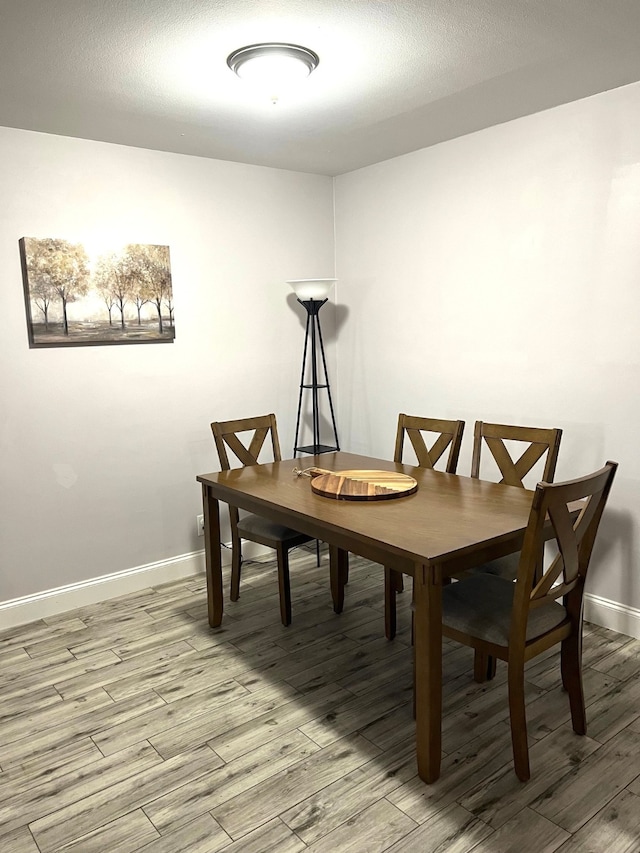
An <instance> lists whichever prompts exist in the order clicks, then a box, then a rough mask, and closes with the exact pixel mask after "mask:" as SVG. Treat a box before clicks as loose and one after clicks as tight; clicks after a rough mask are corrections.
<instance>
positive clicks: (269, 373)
mask: <svg viewBox="0 0 640 853" xmlns="http://www.w3.org/2000/svg"><path fill="white" fill-rule="evenodd" d="M0 186H2V202H1V204H0V271H1V272H0V276H1V277H0V293H1V294H2V329H1V333H0V358H1V360H2V372H1V374H0V605H1V604H2V602H7V601H9V600H13V599H17V598H21V597H25V596H30V595H34V594H36V593H39V592H41V591H43V590H50V589H53V588H57V587H62V586H65V585H69V584H80V583H82V582H84V581H87V580H89V579H91V578H95V577H98V576H102V575H109V574H112V573H116V572H123V571H125V570H129V569H131V568H134V567H136V566H139V565H143V564H149V563H154V562H157V561H162V560H168V559H170V558H173V557H176V556H179V555H183V554H189V553H191V552H194V551H198V550H199V549H201V548H202V545H203V540H202V539H198V538H197V536H196V528H195V516H196V514H197V513H199V512H201V511H202V510H201V500H200V491H199V487H198V484H197V483H196V482H195V477H196V474H198V473H202V472H206V471H213V470H217V469H218V463H217V457H216V455H215V448H214V444H213V439H212V437H211V431H210V428H209V423H210V421H212V420H218V419H226V418H231V417H242V416H248V415H252V414H263V413H266V412H269V411H275V413H276V415H277V416H278V423H279V428H280V439H281V444H282V448H283V453H286V455H291V454H290V451H291V447H292V444H293V432H294V425H295V413H296V411H295V410H296V405H297V393H298V385H299V381H300V360H301V357H302V345H303V337H304V335H303V326H302V321H303V319H304V318H303V316H302V315H304V311H303V309H302V308H301V307H300V306H298V305H292V303H291V299H288V293H289V288H288V287H287V285H286V283H285V282H286V280H287V279H290V278H306V277H313V276H331V275H333V269H334V247H333V186H332V180H331V179H330V178H326V177H321V176H313V175H305V174H298V173H293V172H285V171H279V170H275V169H265V168H258V167H254V166H246V165H241V164H237V163H227V162H220V161H212V160H205V159H200V158H196V157H186V156H180V155H173V154H166V153H160V152H153V151H146V150H139V149H132V148H126V147H122V146H116V145H107V144H101V143H96V142H89V141H84V140H78V139H68V138H63V137H56V136H49V135H45V134H38V133H31V132H27V131H20V130H12V129H6V128H3V129H0ZM96 235H99V236H101V237H105V238H113V240H114V241H115V242H136V243H138V242H139V243H159V244H166V245H169V247H170V251H171V263H172V273H173V288H174V296H175V306H176V335H177V336H176V341H175V343H174V344H172V345H144V346H135V345H132V346H104V347H79V348H66V349H65V348H56V349H29V347H28V339H27V327H26V321H25V310H24V299H23V292H22V279H21V271H20V261H19V253H18V240H19V238H20V237H47V236H49V237H62V238H66V239H69V240H72V241H78V242H82V241H83V240H89V239H91V238H92V237H95V236H96ZM296 309H297V310H296ZM323 320H324V321H325V325H326V324H327V323H328V329H327V337H328V338H329V339H331V337H332V333H331V321H332V315H331V314H330V313H328V314H327V316H326V317H323ZM331 364H332V366H334V360H333V355H332V356H331ZM0 609H1V608H0ZM1 615H2V614H0V617H1ZM0 622H1V619H0ZM0 627H1V625H0Z"/></svg>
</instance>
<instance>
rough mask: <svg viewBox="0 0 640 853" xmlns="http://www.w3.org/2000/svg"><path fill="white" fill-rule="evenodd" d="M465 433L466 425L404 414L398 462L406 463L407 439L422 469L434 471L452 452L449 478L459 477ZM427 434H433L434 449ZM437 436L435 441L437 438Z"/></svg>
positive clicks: (397, 456) (398, 444)
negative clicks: (446, 453)
mask: <svg viewBox="0 0 640 853" xmlns="http://www.w3.org/2000/svg"><path fill="white" fill-rule="evenodd" d="M463 431H464V421H449V420H441V419H438V418H419V417H414V416H413V415H404V414H400V415H398V431H397V433H396V448H395V453H394V455H393V459H394V462H402V461H403V459H402V456H403V452H404V439H405V436H407V437H408V438H409V441H410V442H411V446H412V447H413V450H414V453H415V454H416V458H417V460H418V465H419V466H420V467H421V468H434V467H435V466H436V464H437V462H438V461H439V459H440V458H441V456H442V455H443V454H444V453H445V451H446V450H447V448H449V455H448V457H447V464H446V468H445V470H446V471H447V473H448V474H455V472H456V468H457V466H458V457H459V456H460V445H461V443H462V433H463ZM425 433H427V434H429V433H431V434H432V438H431V446H428V444H427V441H428V439H427V437H426V436H425ZM434 434H435V438H433V435H434Z"/></svg>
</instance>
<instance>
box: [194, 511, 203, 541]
mask: <svg viewBox="0 0 640 853" xmlns="http://www.w3.org/2000/svg"><path fill="white" fill-rule="evenodd" d="M196 529H197V531H198V536H204V515H196Z"/></svg>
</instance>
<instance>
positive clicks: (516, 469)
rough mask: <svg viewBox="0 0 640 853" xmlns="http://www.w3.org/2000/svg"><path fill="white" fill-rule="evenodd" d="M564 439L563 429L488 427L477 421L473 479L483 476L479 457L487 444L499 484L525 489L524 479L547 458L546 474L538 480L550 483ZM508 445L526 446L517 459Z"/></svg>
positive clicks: (474, 440)
mask: <svg viewBox="0 0 640 853" xmlns="http://www.w3.org/2000/svg"><path fill="white" fill-rule="evenodd" d="M561 437H562V430H561V429H541V428H538V427H520V426H509V425H507V424H487V423H484V421H476V425H475V431H474V437H473V457H472V460H471V476H472V477H479V476H480V454H481V450H482V444H483V442H484V443H486V445H487V447H488V448H489V450H490V451H491V455H492V457H493V459H494V461H495V463H496V465H497V466H498V469H499V471H500V476H501V479H500V481H499V482H500V483H503V484H504V485H506V486H520V487H521V488H524V478H525V477H526V475H527V474H528V473H529V472H530V471H531V469H532V468H533V467H534V465H535V464H536V462H538V461H539V460H540V459H542V457H543V456H545V454H546V460H545V464H544V470H543V472H542V476H541V477H539V478H538V479H540V480H544V481H545V482H547V483H551V482H552V481H553V478H554V476H555V472H556V463H557V461H558V450H559V449H560V439H561ZM506 441H517V442H520V443H523V444H525V445H526V446H525V447H524V449H523V450H522V453H521V455H520V456H519V457H518V458H517V459H515V458H514V456H512V454H511V452H510V451H509V449H508V448H507V445H506V444H505V442H506Z"/></svg>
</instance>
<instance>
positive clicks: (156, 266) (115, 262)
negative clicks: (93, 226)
mask: <svg viewBox="0 0 640 853" xmlns="http://www.w3.org/2000/svg"><path fill="white" fill-rule="evenodd" d="M20 257H21V261H22V277H23V283H24V294H25V304H26V311H27V325H28V331H29V345H30V346H31V347H53V346H95V345H100V344H143V343H172V342H173V340H174V338H175V322H174V307H173V290H172V285H171V264H170V260H169V247H168V246H154V245H147V244H141V243H129V244H127V245H124V246H121V247H118V248H111V247H105V246H98V245H96V246H91V245H87V244H82V243H72V242H70V241H68V240H60V239H54V238H52V237H44V238H36V237H23V238H22V239H21V240H20Z"/></svg>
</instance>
